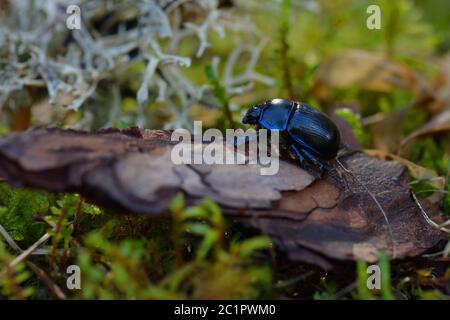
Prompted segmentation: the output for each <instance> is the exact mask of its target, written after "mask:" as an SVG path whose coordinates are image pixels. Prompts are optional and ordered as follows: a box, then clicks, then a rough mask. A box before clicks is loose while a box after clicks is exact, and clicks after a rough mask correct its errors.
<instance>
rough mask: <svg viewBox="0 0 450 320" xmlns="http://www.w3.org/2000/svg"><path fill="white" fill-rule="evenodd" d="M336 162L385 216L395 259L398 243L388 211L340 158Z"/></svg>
mask: <svg viewBox="0 0 450 320" xmlns="http://www.w3.org/2000/svg"><path fill="white" fill-rule="evenodd" d="M335 160H336V163H337V164H338V165H339V167H340V168H341V169H342V170H344V171H345V172H346V173H348V174H349V175H350V176H351V177H352V178H353V179H354V180H355V181H356V182H357V183H358V184H359V185H361V187H363V188H364V190H365V191H366V192H367V193H368V194H369V196H370V197H371V198H372V199H373V201H374V202H375V204H376V205H377V207H378V208H379V209H380V211H381V213H382V214H383V217H384V221H386V225H387V228H388V232H389V236H390V238H391V242H392V256H393V258H395V257H396V256H397V250H396V243H395V238H394V233H393V232H392V228H391V224H390V223H389V219H388V216H387V214H386V211H384V209H383V207H382V206H381V204H380V202H379V201H378V199H377V198H376V197H375V195H374V194H373V193H372V192H371V191H370V190H369V188H367V186H366V185H365V184H364V183H362V182H361V180H359V179H358V177H357V176H355V175H354V174H353V173H352V172H351V171H350V170H349V169H347V168H346V167H345V166H344V165H343V164H342V162H341V161H339V157H336V158H335Z"/></svg>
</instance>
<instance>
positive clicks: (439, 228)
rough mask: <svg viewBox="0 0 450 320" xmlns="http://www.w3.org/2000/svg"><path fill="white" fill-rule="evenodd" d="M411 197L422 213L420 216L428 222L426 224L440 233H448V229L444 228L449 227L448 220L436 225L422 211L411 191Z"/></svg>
mask: <svg viewBox="0 0 450 320" xmlns="http://www.w3.org/2000/svg"><path fill="white" fill-rule="evenodd" d="M411 195H412V197H413V199H414V201H415V202H416V204H417V206H418V207H419V209H420V212H421V213H422V216H423V217H424V218H425V220H426V221H427V222H428V224H429V225H430V226H432V227H434V228H436V229H438V230H440V231H444V232H446V233H450V229H447V228H445V227H446V226H448V225H450V220H447V221H445V222H444V223H441V224H437V223H436V222H434V221H433V220H432V219H431V218H430V217H429V216H428V214H427V212H426V211H425V210H424V208H423V207H422V205H421V204H420V202H419V200H418V199H417V197H416V194H415V193H414V192H413V191H412V190H411Z"/></svg>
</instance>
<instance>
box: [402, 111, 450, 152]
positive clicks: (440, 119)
mask: <svg viewBox="0 0 450 320" xmlns="http://www.w3.org/2000/svg"><path fill="white" fill-rule="evenodd" d="M444 131H450V109H449V110H444V111H443V112H441V113H439V114H437V115H436V116H434V117H433V118H432V119H431V120H430V121H428V122H427V123H425V124H424V125H423V126H422V127H420V128H419V129H417V130H416V131H414V132H412V133H411V134H410V135H409V136H407V137H406V138H405V139H403V140H402V142H401V143H400V146H399V148H398V150H397V153H398V154H399V153H400V152H401V150H402V149H403V148H405V146H406V145H407V144H409V143H410V142H411V141H413V140H414V139H417V138H419V137H422V136H425V135H429V134H434V133H438V132H444Z"/></svg>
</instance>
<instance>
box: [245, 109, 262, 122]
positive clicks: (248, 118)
mask: <svg viewBox="0 0 450 320" xmlns="http://www.w3.org/2000/svg"><path fill="white" fill-rule="evenodd" d="M262 107H263V105H260V104H257V105H254V106H252V107H251V108H250V109H248V111H247V114H246V115H245V116H244V119H242V123H244V124H258V123H259V118H260V116H261V111H262Z"/></svg>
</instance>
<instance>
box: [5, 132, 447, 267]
mask: <svg viewBox="0 0 450 320" xmlns="http://www.w3.org/2000/svg"><path fill="white" fill-rule="evenodd" d="M174 144H175V143H174V142H171V141H170V132H167V131H160V130H155V131H151V130H141V129H137V128H133V129H127V130H122V131H120V130H113V129H109V130H102V131H99V132H97V133H86V132H80V131H73V130H67V131H63V130H57V129H38V130H33V131H28V132H25V133H13V134H11V135H9V136H7V137H4V138H1V139H0V176H3V177H4V178H6V179H7V181H8V182H9V183H10V184H12V185H15V186H30V187H35V188H44V189H47V190H50V191H73V192H78V193H80V194H82V195H84V196H85V197H86V198H87V199H88V200H90V201H93V202H96V203H99V204H102V205H105V206H108V207H115V208H119V209H121V210H126V211H130V212H135V213H142V214H167V213H168V210H167V207H168V204H169V202H170V200H171V199H172V198H173V196H174V195H175V194H176V193H177V192H180V191H182V192H184V193H185V194H186V198H187V200H188V203H195V202H196V201H197V200H199V199H201V198H203V197H205V196H208V197H210V198H212V199H214V200H215V201H217V202H218V203H219V204H220V205H221V207H222V208H223V211H224V213H225V214H226V215H227V216H229V217H231V218H233V219H235V220H236V221H239V222H241V223H243V224H244V225H247V226H251V227H254V228H257V229H259V230H260V231H261V232H262V233H263V234H266V235H268V236H270V237H271V238H272V239H273V240H274V241H275V243H276V244H277V246H278V247H279V248H280V249H281V250H282V251H284V252H286V253H287V255H288V256H289V258H290V259H291V260H294V261H303V262H308V263H312V264H316V265H319V266H321V267H323V268H325V269H329V268H331V267H332V262H333V261H334V260H355V259H362V260H366V261H369V262H374V261H376V260H377V257H378V254H379V251H380V250H384V251H385V252H386V253H387V254H388V255H390V257H391V258H405V257H410V256H416V255H419V254H421V253H422V252H424V251H426V250H427V249H429V248H431V247H433V246H434V245H436V244H437V243H438V242H439V241H440V240H442V239H444V236H443V235H442V234H441V233H440V232H438V231H436V230H435V229H433V228H432V227H430V226H429V225H428V224H427V222H426V221H425V220H424V219H423V217H422V215H421V213H420V211H419V209H418V208H417V206H416V205H415V203H414V202H413V200H412V198H411V196H410V189H409V187H408V185H407V182H408V179H409V175H408V172H407V170H406V167H405V166H403V165H402V164H400V163H397V162H387V161H381V160H378V159H376V158H374V157H370V156H368V155H366V154H363V153H359V152H358V153H353V154H351V155H350V154H349V155H346V156H344V157H343V158H342V161H343V162H344V164H345V166H346V167H347V168H348V169H350V170H351V171H352V172H353V174H354V175H355V176H356V177H357V178H358V179H359V180H360V181H361V182H362V183H364V184H365V185H366V186H367V188H369V190H371V192H372V193H373V194H374V195H376V197H377V199H378V201H379V202H380V203H381V205H382V207H383V208H384V210H385V212H386V214H387V215H388V219H389V222H390V225H391V228H392V230H393V233H394V242H395V246H396V255H395V257H393V256H392V255H393V243H392V241H391V239H390V237H389V233H388V229H387V226H386V222H385V220H384V218H383V215H382V212H381V211H380V209H379V208H378V207H377V205H376V203H375V201H374V200H373V199H372V198H371V197H370V196H369V194H368V193H367V191H366V190H365V189H364V188H363V187H362V186H361V185H360V184H359V183H357V182H356V180H355V179H353V178H352V177H351V176H349V175H348V174H345V173H342V174H341V175H342V176H341V177H340V178H337V179H336V178H335V179H334V180H333V179H331V178H330V177H329V176H325V177H324V179H315V178H314V177H313V176H312V175H310V174H309V173H308V172H306V171H304V170H303V169H301V168H300V167H299V166H298V165H297V164H295V163H293V162H292V161H284V160H281V161H280V169H279V172H278V173H277V174H276V175H273V176H263V175H261V174H260V166H259V165H174V164H173V162H172V161H171V150H172V148H173V146H174ZM332 172H334V175H336V174H337V173H338V172H335V171H333V170H332ZM336 180H338V181H341V182H342V183H337V182H336ZM424 205H425V207H426V208H427V210H428V211H429V214H430V215H431V216H432V217H433V218H435V219H436V220H438V221H439V217H438V214H437V209H436V208H435V207H432V206H430V205H427V203H424Z"/></svg>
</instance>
